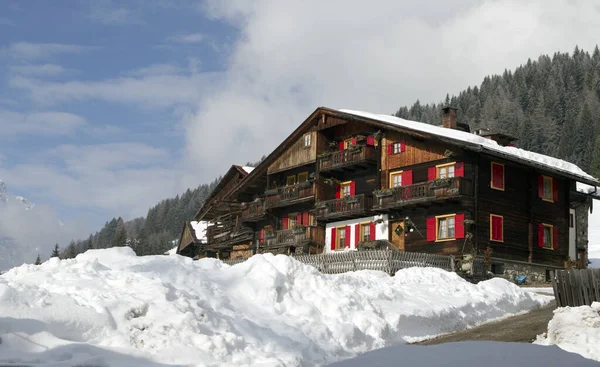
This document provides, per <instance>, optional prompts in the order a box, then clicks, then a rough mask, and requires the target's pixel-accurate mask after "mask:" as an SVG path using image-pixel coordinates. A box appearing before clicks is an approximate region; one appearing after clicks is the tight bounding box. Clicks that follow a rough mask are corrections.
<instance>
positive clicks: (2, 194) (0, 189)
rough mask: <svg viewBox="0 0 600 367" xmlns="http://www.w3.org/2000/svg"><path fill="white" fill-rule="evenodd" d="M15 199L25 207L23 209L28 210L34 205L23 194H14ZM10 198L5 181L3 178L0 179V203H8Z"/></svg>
mask: <svg viewBox="0 0 600 367" xmlns="http://www.w3.org/2000/svg"><path fill="white" fill-rule="evenodd" d="M14 199H15V200H17V201H19V202H21V203H22V204H23V206H24V208H25V210H30V209H33V208H34V207H35V204H34V203H32V202H31V201H29V200H28V199H26V198H24V197H23V196H15V197H14ZM9 200H11V196H10V195H9V193H8V188H7V186H6V183H5V182H4V181H3V180H0V203H5V204H6V203H8V201H9Z"/></svg>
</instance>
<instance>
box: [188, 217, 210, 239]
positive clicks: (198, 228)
mask: <svg viewBox="0 0 600 367" xmlns="http://www.w3.org/2000/svg"><path fill="white" fill-rule="evenodd" d="M190 224H191V226H192V229H193V230H194V234H195V236H196V239H197V240H199V241H202V242H206V228H207V227H208V222H205V221H203V220H201V221H200V222H196V221H191V222H190Z"/></svg>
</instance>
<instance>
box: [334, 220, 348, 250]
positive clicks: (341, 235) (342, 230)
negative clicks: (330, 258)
mask: <svg viewBox="0 0 600 367" xmlns="http://www.w3.org/2000/svg"><path fill="white" fill-rule="evenodd" d="M342 239H343V241H342ZM345 247H346V226H341V227H335V251H338V250H343V249H344V248H345Z"/></svg>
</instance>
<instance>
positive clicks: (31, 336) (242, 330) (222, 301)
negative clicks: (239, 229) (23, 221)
mask: <svg viewBox="0 0 600 367" xmlns="http://www.w3.org/2000/svg"><path fill="white" fill-rule="evenodd" d="M550 300H552V298H551V297H547V296H541V295H536V294H533V293H529V292H525V291H523V290H521V289H520V288H519V287H517V286H515V285H513V284H511V283H509V282H507V281H505V280H502V279H492V280H489V281H486V282H481V283H479V284H477V285H473V284H471V283H468V282H466V281H464V280H463V279H461V278H460V277H458V276H457V275H456V274H454V273H448V272H445V271H443V270H439V269H430V268H429V269H425V268H412V269H407V270H403V271H400V272H399V273H398V274H397V275H396V276H395V277H389V276H387V275H386V274H384V273H381V272H375V271H361V272H356V273H348V274H342V275H324V274H321V273H319V272H318V271H317V270H316V269H314V268H312V267H310V266H308V265H304V264H302V263H300V262H297V261H295V260H294V259H292V258H290V257H287V256H283V255H279V256H273V255H269V254H266V255H257V256H254V257H252V258H251V259H250V260H248V261H246V262H244V263H242V264H238V265H235V266H228V265H225V264H223V263H222V262H220V261H219V260H216V259H203V260H199V261H195V262H193V261H192V260H191V259H189V258H186V257H182V256H144V257H137V256H135V254H134V252H133V251H132V250H131V249H130V248H128V247H125V248H112V249H103V250H89V251H87V252H86V253H85V254H80V255H78V256H77V257H76V258H75V259H70V260H59V259H57V258H52V259H50V260H48V261H47V262H45V263H44V264H42V265H40V266H34V265H23V266H21V267H18V268H14V269H11V270H10V271H8V272H7V273H5V274H3V275H1V276H0V338H1V340H2V342H1V344H0V364H2V363H9V362H10V363H19V364H36V365H38V363H39V362H40V361H43V362H44V363H46V364H50V363H51V362H56V361H61V363H63V364H69V365H72V364H75V363H78V364H94V365H102V366H135V365H139V366H148V365H152V363H164V364H185V365H209V366H213V365H219V366H221V365H225V366H234V365H235V366H246V365H268V366H283V365H285V366H294V365H296V366H297V365H323V364H326V363H329V362H333V361H337V360H341V359H345V358H350V357H352V356H355V355H357V354H358V353H362V352H366V351H369V350H373V349H376V348H381V347H384V346H387V345H391V344H393V343H398V342H403V341H412V340H417V339H421V338H425V337H427V336H433V335H436V334H440V333H446V332H451V331H454V330H457V329H463V328H466V327H469V326H473V325H476V324H479V323H482V322H485V321H488V320H490V319H495V318H499V317H504V316H506V315H507V314H514V313H518V312H522V311H524V310H529V309H532V308H537V307H540V306H542V305H545V304H547V303H548V302H549V301H550Z"/></svg>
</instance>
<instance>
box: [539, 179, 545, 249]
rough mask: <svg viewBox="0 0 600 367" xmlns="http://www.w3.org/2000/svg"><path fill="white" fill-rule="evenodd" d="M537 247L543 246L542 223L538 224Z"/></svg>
mask: <svg viewBox="0 0 600 367" xmlns="http://www.w3.org/2000/svg"><path fill="white" fill-rule="evenodd" d="M540 177H541V176H540ZM538 247H544V225H543V224H538Z"/></svg>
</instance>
